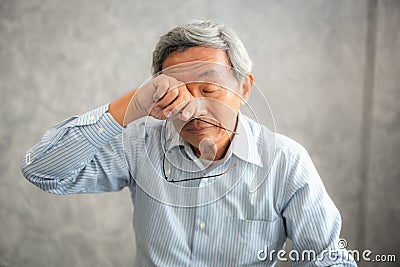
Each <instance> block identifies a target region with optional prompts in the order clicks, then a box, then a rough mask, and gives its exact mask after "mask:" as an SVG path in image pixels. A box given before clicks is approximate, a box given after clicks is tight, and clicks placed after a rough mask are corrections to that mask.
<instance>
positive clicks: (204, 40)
mask: <svg viewBox="0 0 400 267" xmlns="http://www.w3.org/2000/svg"><path fill="white" fill-rule="evenodd" d="M193 46H203V47H210V48H218V49H221V50H223V51H225V52H226V53H227V55H228V58H229V60H230V63H231V65H232V67H233V68H234V69H235V71H236V72H239V74H242V75H247V74H249V73H250V72H251V67H252V62H251V59H250V57H249V54H248V52H247V50H246V48H245V47H244V45H243V43H242V41H240V39H239V37H238V36H237V35H236V33H235V32H234V31H233V30H231V29H230V28H228V27H226V26H224V25H223V24H222V23H218V22H215V21H212V20H207V21H200V20H195V21H191V22H188V23H186V24H183V25H181V26H177V27H175V28H173V29H171V30H170V31H169V32H168V33H166V34H165V35H163V36H161V37H160V40H159V41H158V43H157V45H156V48H155V49H154V52H153V67H152V72H153V74H156V73H158V72H160V71H161V70H162V64H163V63H164V61H165V59H166V58H167V57H168V55H169V54H170V53H172V52H175V51H184V50H186V49H188V48H190V47H193Z"/></svg>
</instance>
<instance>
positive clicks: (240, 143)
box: [162, 111, 263, 167]
mask: <svg viewBox="0 0 400 267" xmlns="http://www.w3.org/2000/svg"><path fill="white" fill-rule="evenodd" d="M236 132H237V133H238V134H237V135H235V136H234V138H233V140H232V142H231V146H230V147H229V149H228V152H227V153H229V154H230V153H232V154H234V155H235V156H237V157H238V158H240V159H241V160H243V161H246V162H249V163H252V164H255V165H258V166H259V167H262V166H263V164H262V162H261V158H260V154H259V153H258V149H257V141H256V139H257V137H256V136H254V135H253V134H252V129H251V128H250V125H249V122H248V118H247V117H246V116H245V115H243V114H242V113H241V112H240V111H239V113H238V123H237V127H236ZM169 133H171V134H169ZM162 134H165V137H164V140H167V144H166V146H165V148H166V150H172V149H173V148H175V147H179V146H183V147H185V148H189V147H190V145H189V144H188V143H187V142H186V141H185V140H184V139H183V138H182V137H181V136H180V135H179V134H178V133H177V132H176V131H175V128H174V127H173V126H172V125H171V124H170V127H168V129H167V130H166V129H163V133H162ZM172 136H173V137H174V138H172ZM225 158H227V157H225Z"/></svg>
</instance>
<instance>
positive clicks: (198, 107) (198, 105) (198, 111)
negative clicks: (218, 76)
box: [185, 83, 209, 117]
mask: <svg viewBox="0 0 400 267" xmlns="http://www.w3.org/2000/svg"><path fill="white" fill-rule="evenodd" d="M185 85H186V88H187V89H188V90H189V92H190V94H191V95H192V97H193V98H192V99H191V100H190V102H189V104H188V108H189V109H190V110H191V114H192V116H194V117H200V116H207V106H208V104H207V102H209V101H207V98H205V97H204V96H203V94H202V93H201V90H200V88H199V84H198V83H186V84H185Z"/></svg>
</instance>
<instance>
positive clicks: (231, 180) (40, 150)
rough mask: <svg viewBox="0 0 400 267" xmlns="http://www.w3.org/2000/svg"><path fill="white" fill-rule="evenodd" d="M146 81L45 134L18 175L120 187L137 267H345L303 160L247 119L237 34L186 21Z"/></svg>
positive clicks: (325, 204) (49, 184)
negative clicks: (282, 263) (281, 260)
mask: <svg viewBox="0 0 400 267" xmlns="http://www.w3.org/2000/svg"><path fill="white" fill-rule="evenodd" d="M153 73H154V74H155V76H154V78H153V79H152V80H150V81H149V82H148V83H147V84H145V85H144V86H142V87H140V88H138V89H136V90H132V91H131V92H129V93H128V94H126V95H125V96H123V97H121V98H120V99H117V100H116V101H114V102H112V103H110V104H109V105H108V104H107V105H105V106H102V107H99V108H97V109H94V110H92V111H89V112H87V113H86V114H83V115H81V116H79V117H72V118H70V119H67V120H66V121H63V122H61V123H60V124H58V125H56V126H55V127H53V128H51V129H50V130H49V131H47V132H46V134H45V135H44V137H43V139H42V140H41V141H40V142H39V143H38V144H37V145H36V146H34V147H33V148H32V149H31V150H29V151H28V152H27V153H26V156H25V158H24V160H23V162H22V172H23V174H24V176H25V177H26V178H27V179H28V180H29V181H30V182H32V183H33V184H34V185H36V186H38V187H39V188H41V189H43V190H45V191H47V192H50V193H55V194H73V193H99V192H108V191H118V190H121V189H122V188H124V187H126V186H127V187H129V189H130V191H131V193H132V201H133V204H134V207H135V209H134V216H133V226H134V229H135V233H136V242H137V259H136V264H137V265H138V266H153V265H156V266H242V265H244V266H258V265H260V266H265V265H268V266H273V265H275V263H276V261H277V256H281V257H282V253H280V255H278V253H277V252H278V251H279V250H280V249H282V248H283V246H284V244H285V241H286V239H287V238H289V239H291V240H292V244H293V250H295V251H296V252H297V254H296V253H293V254H291V255H292V256H293V255H297V256H299V255H300V256H301V254H302V253H303V252H308V254H307V255H311V256H308V257H305V258H301V257H297V258H293V257H291V260H292V261H293V264H297V265H301V266H304V265H307V266H314V265H317V266H330V265H335V264H337V265H340V266H347V265H349V266H354V265H355V263H354V261H353V260H352V258H351V257H349V256H348V253H347V252H346V250H343V249H340V248H339V247H338V241H339V233H340V228H341V218H340V214H339V212H338V210H337V208H336V207H335V205H334V204H333V202H332V200H331V199H330V197H329V196H328V194H327V192H326V191H325V189H324V186H323V183H322V181H321V179H320V177H319V175H318V173H317V171H316V169H315V167H314V165H313V163H312V161H311V159H310V157H309V156H308V154H307V152H306V150H305V149H304V148H303V147H302V146H301V145H299V144H298V143H296V142H295V141H293V140H291V139H289V138H288V137H285V136H283V135H280V134H274V133H273V132H271V131H270V130H269V129H267V128H266V127H265V126H262V125H260V124H258V123H256V122H255V121H254V120H252V119H250V118H249V117H246V116H245V115H244V114H242V113H241V112H240V111H239V109H240V107H241V106H242V105H245V103H246V100H247V99H248V97H249V95H250V93H251V88H252V85H253V81H254V77H253V75H252V74H251V60H250V58H249V56H248V53H247V51H246V49H245V48H244V46H243V44H242V42H241V41H240V40H239V38H238V37H237V36H236V34H235V33H234V32H233V31H232V30H230V29H228V28H227V27H225V26H223V25H221V24H219V23H215V22H212V21H195V22H191V23H187V24H184V25H182V26H179V27H176V28H174V29H172V30H171V31H169V32H168V33H167V34H165V35H164V36H162V37H161V38H160V40H159V42H158V44H157V46H156V48H155V51H154V53H153Z"/></svg>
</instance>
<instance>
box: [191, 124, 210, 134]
mask: <svg viewBox="0 0 400 267" xmlns="http://www.w3.org/2000/svg"><path fill="white" fill-rule="evenodd" d="M213 127H214V126H212V125H205V126H191V127H188V128H186V129H185V130H186V131H187V132H188V133H190V134H192V135H204V134H206V133H207V132H208V130H209V129H210V128H213Z"/></svg>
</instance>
